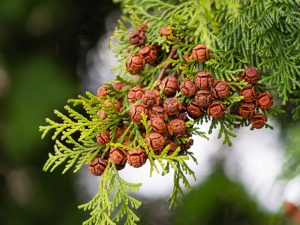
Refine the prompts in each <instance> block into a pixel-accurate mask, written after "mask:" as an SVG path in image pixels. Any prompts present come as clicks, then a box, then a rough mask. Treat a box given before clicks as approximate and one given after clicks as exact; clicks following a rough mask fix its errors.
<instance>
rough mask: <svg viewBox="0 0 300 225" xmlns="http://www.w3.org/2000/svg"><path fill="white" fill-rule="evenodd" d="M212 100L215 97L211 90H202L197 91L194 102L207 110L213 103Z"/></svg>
mask: <svg viewBox="0 0 300 225" xmlns="http://www.w3.org/2000/svg"><path fill="white" fill-rule="evenodd" d="M212 100H213V96H212V94H211V92H210V91H209V90H200V91H197V93H196V95H195V100H194V102H195V103H196V105H198V106H199V107H202V108H207V107H208V105H209V104H210V103H211V102H212Z"/></svg>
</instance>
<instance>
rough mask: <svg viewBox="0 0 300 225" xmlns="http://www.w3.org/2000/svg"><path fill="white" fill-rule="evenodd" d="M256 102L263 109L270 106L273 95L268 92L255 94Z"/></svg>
mask: <svg viewBox="0 0 300 225" xmlns="http://www.w3.org/2000/svg"><path fill="white" fill-rule="evenodd" d="M257 104H258V106H259V107H260V108H261V109H263V110H266V109H269V108H271V107H272V105H273V97H272V95H271V94H270V93H268V92H263V93H260V94H259V95H258V96H257Z"/></svg>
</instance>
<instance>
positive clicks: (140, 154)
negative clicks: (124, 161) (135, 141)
mask: <svg viewBox="0 0 300 225" xmlns="http://www.w3.org/2000/svg"><path fill="white" fill-rule="evenodd" d="M127 158H128V164H129V165H130V166H133V167H135V168H139V167H141V166H142V165H144V164H145V163H146V161H147V158H148V157H147V154H146V151H145V150H144V149H141V148H134V149H131V150H129V151H128V155H127Z"/></svg>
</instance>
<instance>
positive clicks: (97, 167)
mask: <svg viewBox="0 0 300 225" xmlns="http://www.w3.org/2000/svg"><path fill="white" fill-rule="evenodd" d="M106 167H107V160H106V159H102V158H101V156H100V155H98V156H97V157H96V158H94V159H93V160H92V162H90V163H89V171H90V172H91V174H93V175H95V176H101V175H102V174H103V172H104V170H105V168H106Z"/></svg>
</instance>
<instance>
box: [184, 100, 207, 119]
mask: <svg viewBox="0 0 300 225" xmlns="http://www.w3.org/2000/svg"><path fill="white" fill-rule="evenodd" d="M187 112H188V115H189V116H190V117H191V118H193V119H197V118H199V117H200V116H202V115H203V113H204V112H203V111H202V109H201V108H200V107H199V106H197V105H196V103H195V102H192V103H191V104H189V105H188V107H187Z"/></svg>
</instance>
